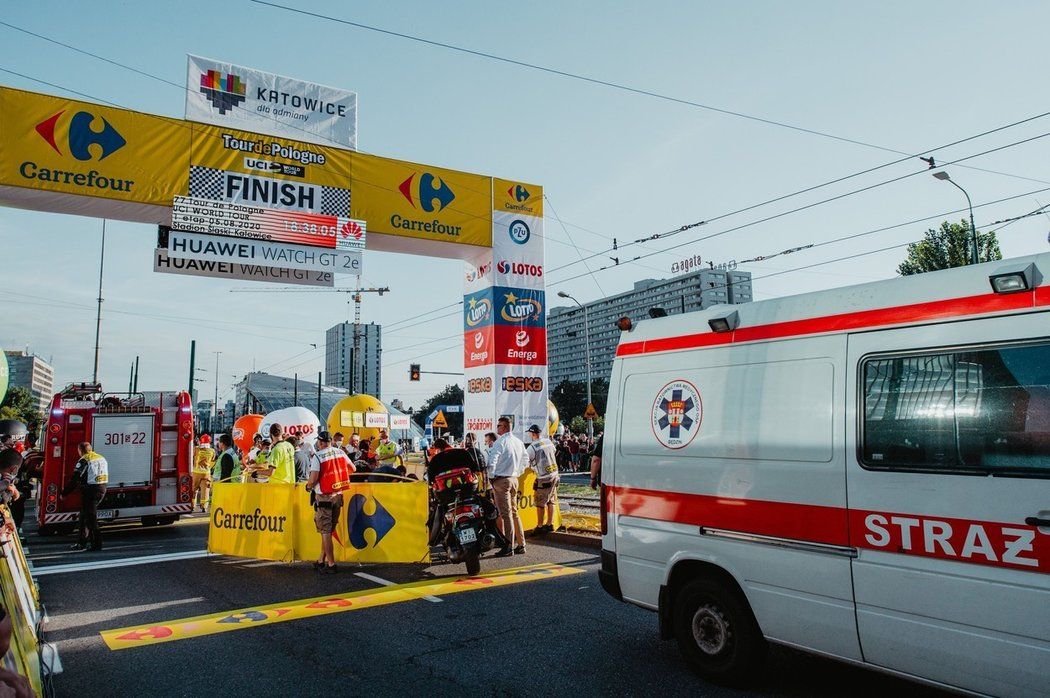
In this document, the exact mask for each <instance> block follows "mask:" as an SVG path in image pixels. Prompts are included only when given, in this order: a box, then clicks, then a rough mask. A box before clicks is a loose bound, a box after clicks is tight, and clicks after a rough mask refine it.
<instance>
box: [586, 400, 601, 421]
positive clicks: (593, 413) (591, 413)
mask: <svg viewBox="0 0 1050 698" xmlns="http://www.w3.org/2000/svg"><path fill="white" fill-rule="evenodd" d="M583 418H584V419H598V410H596V409H594V403H593V402H592V403H590V404H589V405H587V409H586V410H585V411H584V413H583Z"/></svg>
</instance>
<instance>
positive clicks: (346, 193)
mask: <svg viewBox="0 0 1050 698" xmlns="http://www.w3.org/2000/svg"><path fill="white" fill-rule="evenodd" d="M321 213H324V214H326V215H329V216H349V215H350V190H349V189H337V188H335V187H322V189H321Z"/></svg>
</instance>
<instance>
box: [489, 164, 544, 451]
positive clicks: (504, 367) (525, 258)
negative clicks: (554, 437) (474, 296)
mask: <svg viewBox="0 0 1050 698" xmlns="http://www.w3.org/2000/svg"><path fill="white" fill-rule="evenodd" d="M492 191H493V206H492V208H493V211H492V251H493V272H492V273H493V283H494V287H493V313H494V327H493V337H492V348H493V353H494V363H495V380H494V385H493V388H494V390H495V408H496V415H497V416H500V415H509V416H511V417H513V422H514V431H515V433H517V434H518V435H519V436H524V433H525V430H526V429H528V428H529V426H530V425H532V424H538V425H540V427H541V428H542V427H544V426H545V425H546V423H547V329H546V326H547V303H546V294H545V292H544V277H543V272H544V249H543V245H544V242H543V189H542V188H541V187H539V186H536V185H533V184H524V183H521V182H513V181H509V180H503V179H495V180H493V186H492Z"/></svg>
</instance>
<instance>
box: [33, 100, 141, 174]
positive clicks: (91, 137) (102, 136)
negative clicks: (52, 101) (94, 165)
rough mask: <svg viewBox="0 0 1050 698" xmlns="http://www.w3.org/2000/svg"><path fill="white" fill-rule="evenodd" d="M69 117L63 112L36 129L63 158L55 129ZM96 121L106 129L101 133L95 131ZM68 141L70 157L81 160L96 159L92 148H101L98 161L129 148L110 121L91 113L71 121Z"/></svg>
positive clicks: (80, 115)
mask: <svg viewBox="0 0 1050 698" xmlns="http://www.w3.org/2000/svg"><path fill="white" fill-rule="evenodd" d="M65 113H66V112H65V110H63V111H60V112H58V113H57V114H55V115H54V116H51V117H48V118H47V119H44V120H43V121H41V122H40V123H39V124H37V125H36V132H37V133H39V134H40V137H41V138H43V139H44V140H45V141H46V142H47V144H48V145H49V146H51V148H52V149H54V151H55V152H56V153H58V154H59V155H63V154H64V153H63V152H62V149H61V148H59V147H58V141H57V139H56V138H55V127H56V126H57V125H58V120H59V119H60V118H61V116H62V115H63V114H65ZM96 118H97V119H98V120H99V121H101V122H102V128H101V130H98V131H96V130H95V129H93V128H92V123H93V122H94V121H95V119H96ZM67 141H68V143H69V154H70V155H72V156H73V157H74V158H76V159H77V160H92V159H95V158H94V157H93V156H92V154H91V146H96V147H97V152H98V154H99V155H98V160H100V161H101V160H105V159H106V158H108V157H109V156H110V155H112V154H113V153H115V152H117V151H118V150H120V149H121V148H123V147H124V146H125V145H127V141H126V140H124V136H122V135H120V132H119V131H117V129H115V128H113V125H112V124H111V123H109V122H108V121H106V119H105V118H104V117H101V116H99V117H96V116H95V115H94V114H92V113H91V112H86V111H78V112H77V113H76V114H74V115H73V118H72V119H70V120H69V135H68V137H67Z"/></svg>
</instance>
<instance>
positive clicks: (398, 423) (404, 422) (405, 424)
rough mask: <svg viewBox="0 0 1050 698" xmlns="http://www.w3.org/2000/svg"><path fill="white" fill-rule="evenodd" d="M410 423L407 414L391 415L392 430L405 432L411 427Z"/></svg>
mask: <svg viewBox="0 0 1050 698" xmlns="http://www.w3.org/2000/svg"><path fill="white" fill-rule="evenodd" d="M409 421H410V420H409V418H408V415H407V414H392V415H390V428H391V429H400V430H402V431H405V430H407V429H408V428H409V426H410V425H409Z"/></svg>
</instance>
